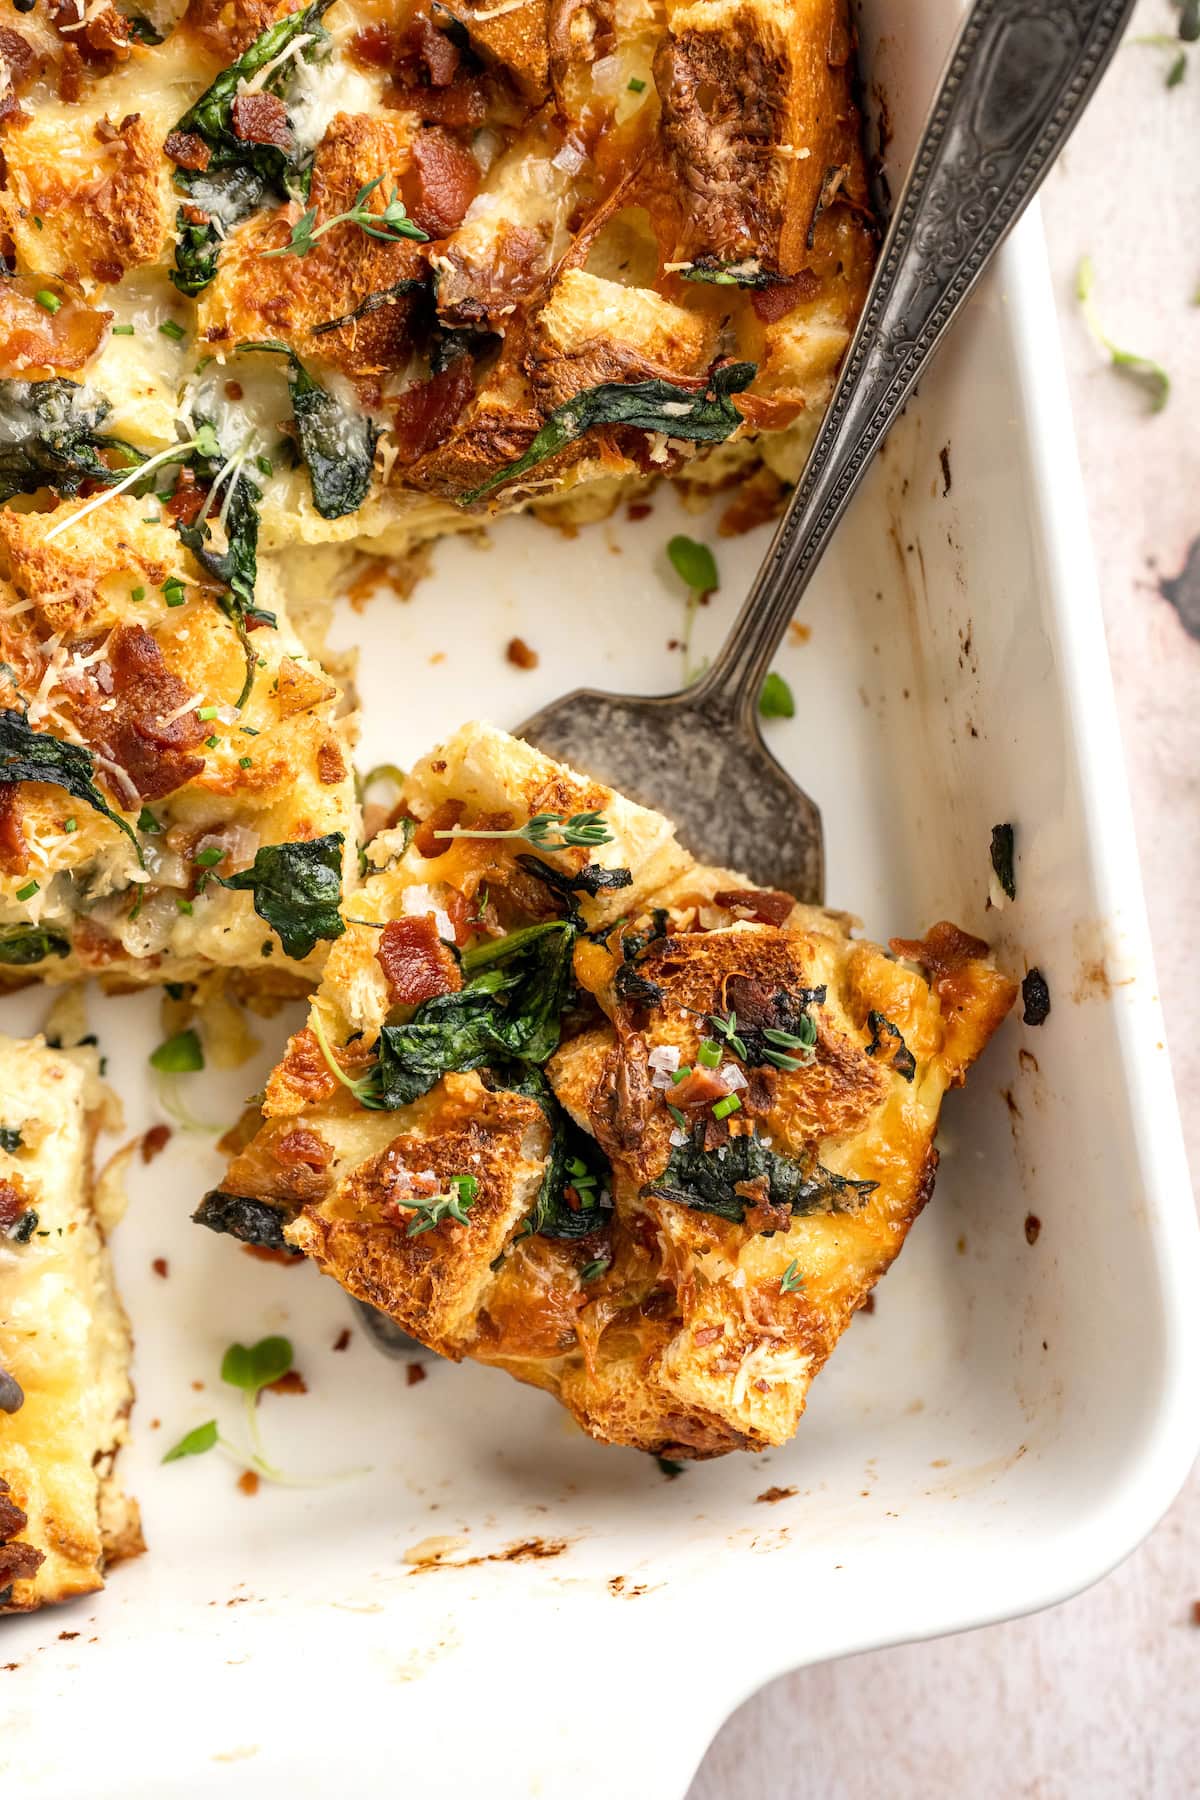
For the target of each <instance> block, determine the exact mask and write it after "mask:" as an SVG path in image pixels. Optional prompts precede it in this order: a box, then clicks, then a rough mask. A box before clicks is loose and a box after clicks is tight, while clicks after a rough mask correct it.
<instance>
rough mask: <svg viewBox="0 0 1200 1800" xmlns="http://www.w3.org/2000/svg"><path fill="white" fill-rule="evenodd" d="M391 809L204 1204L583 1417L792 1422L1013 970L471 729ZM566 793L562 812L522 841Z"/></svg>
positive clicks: (742, 1425)
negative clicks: (694, 844)
mask: <svg viewBox="0 0 1200 1800" xmlns="http://www.w3.org/2000/svg"><path fill="white" fill-rule="evenodd" d="M402 808H403V812H404V815H405V816H403V817H402V818H401V819H400V820H399V822H398V823H397V824H396V825H395V827H394V828H392V829H390V830H388V831H386V832H385V833H383V834H382V835H381V836H380V837H378V838H377V839H375V841H374V842H373V844H372V845H371V846H370V849H369V852H368V856H369V861H370V864H371V869H370V872H369V874H368V876H367V879H366V881H365V883H364V885H363V887H362V888H361V889H360V890H359V892H358V893H357V894H356V895H355V898H354V903H353V907H352V909H351V910H352V913H353V919H352V920H351V921H349V922H348V925H347V930H346V934H345V936H344V937H343V938H341V939H340V940H339V941H338V942H337V943H336V944H335V945H334V946H333V949H332V950H331V952H330V956H329V960H328V963H327V965H326V970H325V975H324V980H323V983H322V986H321V988H320V991H319V993H318V995H317V997H316V1000H315V1002H314V1004H313V1008H312V1012H311V1014H310V1019H309V1025H308V1028H307V1029H306V1030H304V1031H302V1032H300V1033H298V1034H297V1035H296V1036H294V1037H293V1038H292V1039H291V1040H290V1042H289V1044H288V1048H287V1053H286V1055H285V1057H284V1059H283V1061H282V1062H281V1064H280V1065H279V1067H278V1068H277V1069H276V1070H275V1072H274V1074H273V1075H272V1077H271V1079H270V1081H269V1083H268V1085H267V1089H266V1095H265V1100H264V1103H263V1106H262V1112H261V1117H260V1118H259V1119H257V1120H256V1122H255V1123H256V1129H255V1130H254V1134H253V1136H252V1137H250V1138H249V1140H248V1141H246V1142H245V1147H244V1148H243V1149H242V1150H241V1151H240V1152H239V1153H238V1154H237V1155H235V1156H234V1158H233V1160H232V1162H231V1163H230V1166H229V1169H228V1171H227V1173H226V1176H225V1178H224V1181H223V1183H222V1186H221V1188H220V1189H219V1190H217V1191H216V1192H215V1193H213V1194H210V1195H209V1196H208V1197H207V1199H206V1200H205V1201H204V1203H203V1205H202V1206H201V1209H200V1212H199V1213H198V1215H197V1217H198V1218H199V1219H200V1220H201V1222H203V1223H205V1224H209V1225H212V1226H214V1227H215V1228H216V1229H218V1230H227V1231H232V1232H233V1233H234V1235H237V1236H242V1237H248V1238H258V1239H259V1240H260V1241H264V1242H268V1243H274V1244H276V1245H277V1246H278V1245H280V1244H287V1245H290V1246H292V1247H293V1248H294V1249H297V1250H300V1251H302V1252H304V1254H306V1255H308V1256H311V1257H312V1258H313V1259H314V1260H315V1261H316V1262H317V1263H318V1265H319V1266H320V1267H321V1268H322V1269H323V1270H325V1271H326V1272H327V1273H329V1274H331V1275H333V1276H334V1277H335V1278H336V1279H337V1280H338V1281H339V1282H341V1284H342V1285H343V1286H344V1287H345V1288H346V1289H347V1290H348V1291H349V1292H350V1293H352V1294H354V1295H355V1296H357V1297H358V1298H360V1299H363V1300H366V1301H369V1302H370V1303H371V1304H373V1305H374V1306H377V1307H379V1308H381V1309H382V1310H383V1311H384V1312H386V1313H388V1314H389V1315H390V1316H391V1317H392V1318H393V1319H395V1320H396V1321H397V1322H398V1323H399V1324H400V1325H401V1326H402V1327H403V1329H404V1330H405V1331H407V1332H409V1333H411V1334H412V1335H413V1336H415V1337H417V1338H420V1339H421V1340H422V1341H423V1342H425V1343H426V1344H428V1345H430V1346H431V1347H432V1348H434V1349H435V1350H438V1351H440V1352H441V1353H442V1354H444V1355H446V1356H450V1357H454V1358H460V1357H463V1356H471V1357H474V1358H476V1359H478V1360H479V1361H481V1362H488V1363H495V1364H497V1365H499V1366H500V1367H502V1368H505V1369H507V1370H508V1371H509V1372H510V1373H511V1374H513V1375H516V1376H517V1377H519V1378H520V1379H521V1380H523V1381H528V1382H532V1383H534V1384H535V1385H537V1386H539V1387H544V1388H547V1389H549V1390H550V1391H551V1392H552V1393H554V1394H556V1395H557V1396H558V1397H559V1398H560V1399H561V1400H562V1401H563V1403H564V1404H565V1405H566V1406H568V1407H569V1408H570V1410H571V1411H572V1413H574V1415H575V1417H576V1418H577V1419H578V1420H579V1422H580V1424H582V1425H583V1426H584V1428H585V1429H586V1430H587V1431H589V1432H591V1433H592V1434H593V1435H594V1436H596V1437H598V1438H601V1439H604V1440H607V1441H610V1442H614V1443H622V1444H631V1445H635V1446H637V1447H639V1448H641V1449H644V1450H654V1451H662V1452H667V1453H670V1454H682V1455H688V1456H711V1455H717V1454H719V1453H721V1452H723V1451H727V1450H732V1449H738V1448H742V1449H761V1448H763V1447H764V1446H766V1445H768V1444H779V1443H782V1442H783V1441H784V1440H785V1439H787V1438H788V1437H790V1435H791V1434H792V1432H793V1431H794V1430H795V1428H796V1424H797V1421H798V1420H799V1417H800V1414H801V1412H802V1411H803V1409H804V1404H805V1396H806V1394H807V1392H808V1388H809V1385H810V1383H811V1381H812V1379H813V1377H814V1375H815V1374H816V1373H817V1371H818V1369H819V1368H820V1367H821V1365H822V1364H823V1363H824V1361H825V1359H826V1357H827V1356H828V1355H829V1353H830V1351H831V1350H832V1348H833V1346H834V1344H835V1343H836V1342H837V1339H838V1337H839V1336H840V1335H841V1333H842V1331H843V1330H844V1329H845V1327H846V1325H847V1324H848V1323H849V1320H850V1318H851V1316H852V1314H853V1313H854V1311H855V1309H856V1308H857V1307H859V1306H861V1305H862V1303H863V1301H864V1300H865V1299H866V1298H867V1296H868V1294H869V1293H870V1291H871V1289H872V1287H873V1286H874V1284H875V1282H876V1281H877V1280H878V1279H879V1277H880V1276H881V1275H882V1274H883V1273H884V1271H885V1270H886V1269H887V1268H888V1266H889V1264H890V1263H891V1262H892V1260H893V1258H894V1257H895V1256H896V1254H897V1253H898V1251H899V1249H900V1247H901V1245H902V1243H903V1241H904V1238H905V1235H906V1233H907V1231H908V1229H909V1227H910V1225H911V1224H912V1222H913V1220H914V1219H915V1217H916V1215H917V1213H918V1212H919V1211H920V1210H921V1207H922V1206H923V1205H924V1204H925V1202H926V1200H927V1199H928V1198H929V1195H930V1193H931V1191H932V1187H933V1180H934V1174H935V1171H936V1167H937V1152H936V1150H935V1149H934V1148H933V1136H934V1132H935V1130H936V1127H937V1120H938V1112H939V1109H940V1106H941V1102H942V1097H943V1095H944V1094H945V1092H946V1090H947V1088H948V1087H951V1086H953V1085H957V1084H958V1083H960V1082H961V1081H962V1080H963V1078H964V1076H965V1074H966V1071H967V1068H968V1067H969V1065H970V1064H971V1063H972V1062H973V1060H974V1059H975V1057H976V1056H977V1055H978V1054H979V1052H980V1051H981V1050H982V1049H983V1047H984V1045H985V1044H986V1042H987V1040H988V1038H989V1036H990V1035H991V1033H992V1031H993V1030H994V1029H995V1028H996V1026H997V1025H998V1024H999V1023H1000V1021H1001V1020H1002V1019H1003V1018H1004V1016H1005V1014H1006V1013H1007V1011H1008V1009H1009V1007H1010V1005H1011V1004H1012V1000H1013V996H1014V988H1013V984H1012V983H1011V982H1010V981H1008V979H1007V978H1006V977H1005V976H1003V975H1002V974H1000V973H999V972H998V971H997V970H996V969H995V968H994V966H993V965H992V963H991V961H990V960H989V956H988V950H987V946H986V945H985V944H983V943H981V942H980V941H979V940H978V939H976V938H972V937H969V936H967V935H966V933H964V932H962V931H960V930H958V929H957V928H956V927H955V926H953V925H949V924H944V923H943V924H939V925H935V926H934V927H933V929H932V930H931V931H930V932H929V933H928V935H927V936H926V938H925V939H924V940H923V941H921V942H917V943H907V942H900V941H894V942H893V946H892V953H889V952H887V951H885V950H882V949H880V948H878V947H877V946H876V945H874V944H869V943H863V942H860V941H856V940H855V939H854V938H853V937H852V935H851V929H852V926H853V923H854V922H853V920H852V919H850V917H849V916H848V915H846V914H843V913H833V912H826V911H822V910H820V909H819V908H815V907H806V906H801V905H798V904H797V903H796V902H794V901H793V900H792V898H791V897H790V896H789V895H786V894H781V893H777V892H773V891H768V890H762V889H758V888H755V887H753V886H752V885H751V884H750V883H749V882H747V881H746V880H745V879H744V878H742V877H740V876H738V875H736V874H733V873H731V872H729V871H727V870H724V869H715V868H708V867H702V866H700V865H698V864H696V863H695V862H694V861H693V859H692V858H691V857H690V856H689V855H688V854H687V853H686V852H685V851H684V850H683V849H682V848H681V846H680V845H679V843H678V842H677V841H676V838H675V835H674V832H673V831H672V828H671V826H670V825H669V824H668V822H667V821H666V820H665V819H663V818H662V817H660V816H659V815H658V814H656V813H653V812H649V811H647V810H645V809H644V808H642V807H638V806H634V805H632V804H630V802H628V801H627V800H624V799H622V798H621V796H620V795H617V794H614V793H613V792H612V791H611V790H610V789H608V788H605V787H603V786H601V785H600V784H598V783H596V782H594V781H590V780H588V779H587V778H585V777H584V776H581V775H578V774H576V773H575V772H574V771H572V770H570V769H568V768H564V767H562V766H560V765H558V764H555V763H553V762H551V761H549V760H548V759H547V758H545V757H544V756H541V755H539V754H538V753H537V752H535V751H533V750H531V749H530V748H529V747H528V746H527V745H525V744H522V743H518V742H516V741H514V740H513V739H512V738H508V737H505V736H504V735H502V734H501V733H498V732H495V731H492V730H489V729H488V728H486V727H483V726H480V725H470V726H467V727H465V728H464V729H463V730H462V731H460V732H459V733H458V735H457V736H456V737H455V738H453V739H452V740H451V741H450V742H449V743H448V744H446V745H445V746H443V747H442V748H441V749H439V750H437V751H435V752H434V753H433V754H432V755H431V756H429V757H427V758H426V759H425V760H424V761H423V762H422V763H421V764H420V765H419V766H418V767H417V768H416V769H415V770H414V772H413V774H412V775H411V777H410V778H409V781H408V783H407V785H406V788H405V790H404V795H403V801H402ZM547 814H553V815H556V816H557V820H558V821H561V820H563V819H566V820H568V821H573V824H574V831H572V829H571V827H570V826H568V827H567V828H566V829H565V831H564V828H563V827H562V825H561V823H552V822H550V821H544V822H543V824H542V826H541V827H540V828H539V826H538V825H537V824H536V823H535V824H534V825H533V826H532V827H531V828H530V829H531V834H532V837H533V838H534V839H535V840H539V841H538V843H537V844H536V846H534V845H531V843H530V841H529V833H528V832H527V835H526V837H525V838H524V839H523V838H522V837H521V836H520V835H519V833H520V828H522V827H528V826H529V822H530V821H536V820H537V819H538V817H539V815H547ZM578 815H585V816H584V817H582V818H581V817H579V816H578ZM592 815H599V818H596V817H594V816H592ZM447 834H450V835H447ZM455 834H460V835H455ZM564 835H565V836H568V837H569V836H572V835H577V836H582V837H583V838H584V839H588V838H590V839H591V840H592V842H591V843H590V844H585V845H583V846H580V847H574V848H567V849H557V848H555V847H554V846H555V845H556V844H559V843H561V841H562V838H563V836H564ZM597 838H599V839H602V840H603V841H602V842H599V843H597V842H595V840H596V839H597Z"/></svg>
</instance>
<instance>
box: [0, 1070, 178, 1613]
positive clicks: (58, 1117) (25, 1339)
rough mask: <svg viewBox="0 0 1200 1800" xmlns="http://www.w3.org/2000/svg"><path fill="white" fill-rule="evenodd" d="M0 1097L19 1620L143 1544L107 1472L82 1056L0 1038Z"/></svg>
mask: <svg viewBox="0 0 1200 1800" xmlns="http://www.w3.org/2000/svg"><path fill="white" fill-rule="evenodd" d="M0 1096H2V1098H0V1612H32V1611H34V1610H35V1608H37V1607H39V1606H48V1605H51V1604H53V1603H54V1602H55V1601H59V1600H69V1599H71V1598H72V1597H73V1596H74V1595H76V1594H90V1593H92V1592H94V1591H95V1589H96V1588H100V1587H103V1585H104V1575H105V1570H106V1568H107V1567H108V1566H109V1564H111V1563H113V1562H116V1561H118V1560H119V1559H120V1558H122V1557H125V1556H134V1555H136V1554H137V1553H138V1552H139V1551H140V1550H141V1549H142V1548H143V1544H142V1534H141V1524H140V1521H139V1517H138V1509H137V1504H136V1502H135V1501H133V1500H131V1499H129V1498H128V1497H127V1496H126V1495H125V1494H123V1493H122V1492H121V1491H120V1489H119V1487H118V1486H117V1485H116V1481H115V1478H114V1473H113V1463H114V1460H115V1458H116V1455H117V1451H118V1450H119V1449H120V1446H121V1445H122V1444H123V1443H124V1441H125V1438H126V1436H127V1434H128V1418H129V1409H130V1406H131V1404H132V1401H133V1388H132V1386H131V1384H130V1380H129V1356H130V1335H129V1321H128V1319H127V1318H126V1317H125V1312H124V1309H123V1308H122V1306H121V1302H120V1300H119V1299H118V1297H117V1293H116V1289H115V1287H114V1286H113V1275H112V1267H111V1264H110V1260H109V1253H108V1249H107V1247H106V1244H105V1234H104V1229H103V1226H102V1223H101V1220H100V1219H99V1217H98V1216H97V1212H96V1207H95V1204H94V1193H93V1185H92V1167H91V1164H92V1143H93V1139H94V1136H95V1132H96V1128H97V1125H98V1123H99V1118H100V1112H101V1108H102V1090H101V1087H100V1082H99V1079H98V1077H97V1074H96V1056H95V1052H94V1051H91V1050H88V1049H81V1050H78V1051H72V1052H67V1053H64V1052H60V1051H55V1050H50V1049H48V1048H47V1047H46V1045H45V1044H44V1043H43V1042H42V1040H41V1039H35V1040H33V1041H32V1042H21V1041H19V1040H17V1039H15V1038H9V1037H4V1038H0Z"/></svg>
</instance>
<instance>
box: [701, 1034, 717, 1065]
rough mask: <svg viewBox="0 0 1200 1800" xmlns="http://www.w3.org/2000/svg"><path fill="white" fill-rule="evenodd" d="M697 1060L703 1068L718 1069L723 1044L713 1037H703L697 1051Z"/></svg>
mask: <svg viewBox="0 0 1200 1800" xmlns="http://www.w3.org/2000/svg"><path fill="white" fill-rule="evenodd" d="M696 1061H697V1062H698V1063H699V1064H700V1067H701V1068H702V1069H718V1068H720V1066H721V1046H720V1044H716V1043H714V1042H713V1040H712V1038H701V1040H700V1048H699V1049H698V1050H697V1052H696Z"/></svg>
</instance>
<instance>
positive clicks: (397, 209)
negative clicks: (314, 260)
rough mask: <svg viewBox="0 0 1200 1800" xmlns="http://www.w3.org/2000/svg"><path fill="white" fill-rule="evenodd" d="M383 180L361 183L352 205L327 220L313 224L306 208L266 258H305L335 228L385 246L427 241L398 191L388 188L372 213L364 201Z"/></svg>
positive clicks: (312, 212)
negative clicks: (378, 208)
mask: <svg viewBox="0 0 1200 1800" xmlns="http://www.w3.org/2000/svg"><path fill="white" fill-rule="evenodd" d="M382 180H383V176H382V175H376V177H375V179H374V181H367V182H364V183H363V185H362V187H360V188H359V190H358V192H357V194H355V196H354V204H353V205H352V206H349V207H347V209H346V211H345V212H340V213H335V214H334V215H333V217H332V218H331V219H326V220H325V221H324V222H323V223H322V224H320V225H318V224H317V209H316V207H315V206H310V207H309V209H308V211H307V212H306V213H303V214H302V215H301V217H300V218H299V219H297V221H296V223H295V224H294V225H293V226H292V234H291V236H290V237H289V239H288V241H287V243H286V244H280V246H279V247H278V249H276V250H264V251H263V252H262V255H263V256H264V257H266V256H307V255H308V253H309V251H310V250H311V249H312V248H313V246H314V244H315V243H316V241H317V239H318V238H319V237H324V235H325V233H326V232H327V231H332V230H333V228H334V226H335V225H357V226H358V228H359V230H360V231H365V232H366V234H367V236H368V237H373V238H380V239H382V241H383V242H384V243H385V244H395V243H399V241H400V239H401V238H412V239H413V240H414V242H416V243H418V244H427V243H428V242H429V233H428V232H427V231H422V230H421V227H420V226H419V225H417V224H416V223H414V221H413V220H412V219H410V218H409V216H408V213H407V212H406V211H405V207H404V202H403V200H401V198H400V192H399V189H398V188H393V189H392V197H391V199H390V200H389V201H388V203H387V205H386V206H385V207H384V209H383V211H382V212H372V211H371V208H370V207H369V206H368V205H367V201H368V200H369V199H370V197H371V195H372V194H373V193H374V192H375V189H376V188H377V187H378V186H379V184H380V182H381V181H382Z"/></svg>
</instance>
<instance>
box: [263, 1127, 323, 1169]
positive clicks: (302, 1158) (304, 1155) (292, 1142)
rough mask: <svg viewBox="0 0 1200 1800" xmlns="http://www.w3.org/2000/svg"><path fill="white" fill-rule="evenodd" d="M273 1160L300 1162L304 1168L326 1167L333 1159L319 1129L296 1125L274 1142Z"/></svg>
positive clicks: (291, 1162)
mask: <svg viewBox="0 0 1200 1800" xmlns="http://www.w3.org/2000/svg"><path fill="white" fill-rule="evenodd" d="M275 1160H276V1161H277V1162H280V1163H283V1164H285V1165H288V1164H295V1163H302V1164H303V1165H304V1167H305V1168H306V1169H318V1170H319V1169H327V1168H328V1167H329V1165H330V1163H331V1162H332V1161H333V1150H332V1149H331V1147H330V1146H329V1145H328V1144H327V1143H326V1142H325V1139H324V1138H323V1137H322V1136H321V1134H320V1132H319V1131H309V1130H308V1129H307V1127H305V1126H303V1125H297V1126H296V1128H295V1130H293V1131H289V1132H288V1134H287V1136H286V1137H281V1138H280V1139H279V1140H278V1142H277V1143H276V1144H275Z"/></svg>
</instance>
